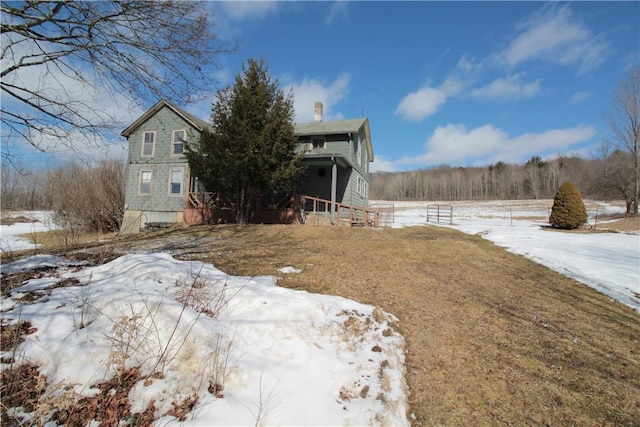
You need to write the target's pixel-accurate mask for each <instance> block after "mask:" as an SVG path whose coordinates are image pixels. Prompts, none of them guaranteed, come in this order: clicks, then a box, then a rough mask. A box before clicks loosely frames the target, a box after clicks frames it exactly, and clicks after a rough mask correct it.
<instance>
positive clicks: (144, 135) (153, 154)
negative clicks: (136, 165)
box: [140, 130, 158, 157]
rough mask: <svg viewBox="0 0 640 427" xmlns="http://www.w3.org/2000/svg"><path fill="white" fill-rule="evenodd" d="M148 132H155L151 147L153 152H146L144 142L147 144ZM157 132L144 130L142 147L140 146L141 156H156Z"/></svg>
mask: <svg viewBox="0 0 640 427" xmlns="http://www.w3.org/2000/svg"><path fill="white" fill-rule="evenodd" d="M148 133H151V134H153V146H152V147H151V154H144V144H145V140H146V139H147V138H146V135H147V134H148ZM157 137H158V135H157V132H156V131H155V130H146V131H144V132H142V147H141V148H140V157H154V156H155V154H156V141H157Z"/></svg>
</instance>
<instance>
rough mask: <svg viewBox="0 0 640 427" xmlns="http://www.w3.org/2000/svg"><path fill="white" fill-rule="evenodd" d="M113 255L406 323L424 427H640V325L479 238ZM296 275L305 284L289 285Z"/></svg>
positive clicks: (208, 235) (229, 243)
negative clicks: (260, 283) (361, 307)
mask: <svg viewBox="0 0 640 427" xmlns="http://www.w3.org/2000/svg"><path fill="white" fill-rule="evenodd" d="M598 227H599V228H600V227H601V225H599V226H598ZM113 244H114V245H116V246H114V248H113V249H112V250H111V251H108V250H106V249H104V248H103V249H101V250H102V251H103V252H108V253H110V254H111V255H112V256H114V255H115V254H116V253H117V252H120V251H122V252H127V251H138V250H162V251H166V252H169V253H172V254H173V255H174V256H176V257H177V258H181V259H198V260H203V261H207V262H211V263H213V264H214V265H216V266H217V267H219V268H221V269H223V270H225V271H226V272H228V273H229V274H234V275H260V274H273V275H278V276H280V281H279V284H280V285H281V286H285V287H290V288H295V289H303V290H307V291H310V292H318V293H325V294H332V295H340V296H344V297H347V298H352V299H355V300H357V301H360V302H363V303H368V304H373V305H375V306H377V307H380V308H382V309H383V310H385V311H388V312H390V313H393V314H394V315H396V316H397V317H398V318H399V319H400V321H399V328H400V330H401V332H402V334H403V335H404V337H405V339H406V340H407V354H406V369H407V375H406V379H407V382H408V386H409V391H410V396H409V403H410V413H409V414H408V415H409V417H410V418H409V419H410V421H411V423H412V425H415V426H420V425H498V424H505V425H579V426H580V425H583V426H591V425H616V426H634V425H638V424H637V423H638V420H639V419H640V397H639V396H640V315H639V314H638V313H637V312H635V311H634V310H632V309H631V308H629V307H627V306H625V305H622V304H620V303H617V302H615V301H612V300H611V299H610V298H608V297H606V296H604V295H602V294H600V293H598V292H596V291H595V290H593V289H591V288H589V287H587V286H585V285H582V284H579V283H577V282H575V281H574V280H571V279H569V278H566V277H564V276H562V275H560V274H557V273H555V272H553V271H551V270H549V269H547V268H545V267H543V266H541V265H538V264H536V263H534V262H533V261H530V260H528V259H525V258H523V257H521V256H517V255H514V254H511V253H509V252H507V251H505V250H504V249H502V248H499V247H496V246H495V245H493V244H492V243H490V242H488V241H486V240H483V239H482V238H480V237H478V236H469V235H464V234H462V233H459V232H456V231H453V230H449V229H444V228H438V227H411V228H406V229H382V230H372V229H351V228H346V227H311V226H244V227H240V226H232V225H229V226H217V227H205V226H201V227H189V228H183V229H174V230H168V231H160V232H155V233H147V234H143V235H140V236H136V237H132V238H128V239H127V240H119V241H118V242H117V243H113ZM101 245H103V246H105V245H107V246H108V245H109V244H108V243H103V244H101ZM116 247H117V249H115V248H116ZM87 250H90V248H88V247H85V248H84V249H83V251H87ZM66 251H67V252H66V253H67V254H68V255H70V254H71V253H70V252H69V251H68V249H67V250H66ZM76 256H79V255H76ZM289 265H290V266H294V267H296V268H299V269H302V273H300V274H281V273H279V272H278V268H281V267H284V266H289ZM3 347H4V343H3ZM3 399H4V396H3Z"/></svg>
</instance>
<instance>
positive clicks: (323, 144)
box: [309, 138, 327, 150]
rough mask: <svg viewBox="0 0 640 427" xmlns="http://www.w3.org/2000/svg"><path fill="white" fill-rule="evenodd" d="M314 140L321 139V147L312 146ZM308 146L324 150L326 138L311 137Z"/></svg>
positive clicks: (312, 148)
mask: <svg viewBox="0 0 640 427" xmlns="http://www.w3.org/2000/svg"><path fill="white" fill-rule="evenodd" d="M315 141H322V146H321V147H314V146H313V143H314V142H315ZM309 148H310V149H311V150H326V148H327V140H326V139H325V138H311V141H310V142H309Z"/></svg>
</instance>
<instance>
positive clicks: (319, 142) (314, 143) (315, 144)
mask: <svg viewBox="0 0 640 427" xmlns="http://www.w3.org/2000/svg"><path fill="white" fill-rule="evenodd" d="M311 148H327V144H326V141H325V140H324V138H313V139H312V140H311Z"/></svg>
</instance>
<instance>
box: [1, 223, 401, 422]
mask: <svg viewBox="0 0 640 427" xmlns="http://www.w3.org/2000/svg"><path fill="white" fill-rule="evenodd" d="M33 227H35V226H34V225H32V224H30V225H29V226H28V227H23V226H21V225H14V226H10V227H3V229H2V238H3V241H4V242H7V245H9V246H10V247H12V248H17V247H18V246H19V244H21V243H20V242H21V241H19V240H15V237H12V234H11V233H12V232H13V231H14V230H17V231H18V232H22V231H23V230H24V229H27V230H28V232H31V230H33V229H34V228H33ZM46 267H57V271H55V272H54V271H50V270H47V271H44V270H43V269H44V268H46ZM1 269H2V273H3V274H10V273H12V272H23V271H29V270H40V271H42V276H41V277H40V276H38V277H37V278H33V279H31V280H29V281H28V282H27V283H26V284H24V285H22V286H20V287H19V288H16V289H14V290H13V291H12V292H11V293H10V295H9V296H8V297H5V298H3V299H2V304H1V309H2V318H3V321H9V322H17V321H18V320H22V321H28V322H30V323H31V325H32V326H33V327H34V328H35V329H36V332H35V333H33V334H30V335H28V336H27V338H26V341H25V342H24V343H23V344H22V345H21V346H20V347H19V349H18V350H17V352H16V354H15V355H14V354H7V352H2V354H1V356H2V360H10V359H11V358H15V359H16V360H18V361H22V360H26V361H29V362H31V363H33V364H35V365H37V366H39V367H40V373H41V374H43V375H45V376H46V378H47V381H48V384H49V389H48V390H49V392H50V393H53V394H61V393H68V394H71V395H75V396H77V395H82V396H91V395H94V394H96V393H99V390H98V388H97V387H96V386H97V385H99V384H100V383H102V382H104V381H106V380H109V379H110V378H112V377H114V375H116V373H117V372H124V371H125V370H126V369H127V368H131V367H140V370H141V372H142V375H143V379H141V380H140V381H138V382H137V383H136V385H135V386H134V387H133V388H132V389H131V391H130V392H129V394H128V400H129V402H131V412H132V413H141V412H143V411H145V409H147V408H148V407H149V406H150V404H151V403H152V402H153V403H152V404H153V407H154V408H155V413H156V416H157V417H160V419H159V421H158V422H157V423H156V425H176V424H180V425H186V426H231V425H241V426H247V425H260V426H262V425H281V426H299V425H318V426H329V425H331V426H337V425H394V426H406V425H409V422H408V420H407V418H406V411H407V409H408V404H407V393H406V385H405V379H404V339H403V337H402V336H401V335H400V334H399V333H397V332H396V331H395V330H394V329H393V323H394V322H395V321H396V320H397V319H395V318H394V317H393V316H392V315H390V314H387V313H384V312H383V311H381V310H379V309H376V308H374V307H372V306H370V305H363V304H359V303H357V302H355V301H352V300H348V299H345V298H340V297H333V296H326V295H317V294H310V293H308V292H303V291H295V290H291V289H285V288H280V287H278V286H276V279H275V278H274V277H272V276H264V277H234V276H228V275H227V274H225V273H223V272H222V271H220V270H218V269H216V268H215V267H214V266H212V265H209V264H203V263H201V262H195V261H194V262H187V261H178V260H175V259H174V258H172V257H171V256H170V255H167V254H160V253H155V254H153V253H149V254H129V255H125V256H123V257H120V258H118V259H116V260H114V261H112V262H110V263H107V264H104V265H100V266H96V267H90V266H86V265H82V264H80V265H78V264H74V262H72V261H69V260H66V259H64V258H60V257H53V256H50V255H44V254H41V255H34V256H30V257H27V258H24V259H22V260H18V261H15V262H13V263H7V264H4V265H2V267H1ZM299 272H300V270H299V269H296V268H294V267H291V266H290V267H289V268H286V267H285V268H283V269H282V270H281V273H283V274H296V273H299ZM7 366H8V365H3V368H6V367H7ZM60 383H64V384H69V385H71V388H70V389H63V388H60V387H53V386H52V385H53V384H60ZM52 398H53V397H52ZM194 400H197V403H196V405H195V407H194V408H193V410H191V411H190V412H189V413H188V414H187V416H186V419H185V420H183V421H178V419H177V418H176V417H175V416H172V415H169V413H170V412H171V411H172V410H173V409H174V404H176V405H178V406H179V405H180V404H181V403H182V402H190V401H191V402H193V401H194ZM43 406H45V405H43ZM12 411H13V412H12V413H13V414H15V415H16V416H18V417H21V418H22V422H23V423H26V424H30V423H29V421H30V420H32V421H33V420H34V418H35V417H38V416H39V415H41V414H36V413H30V414H24V413H21V412H20V409H13V410H12ZM94 424H95V423H94ZM94 424H88V425H94ZM49 425H50V426H52V425H55V423H50V424H49Z"/></svg>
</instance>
